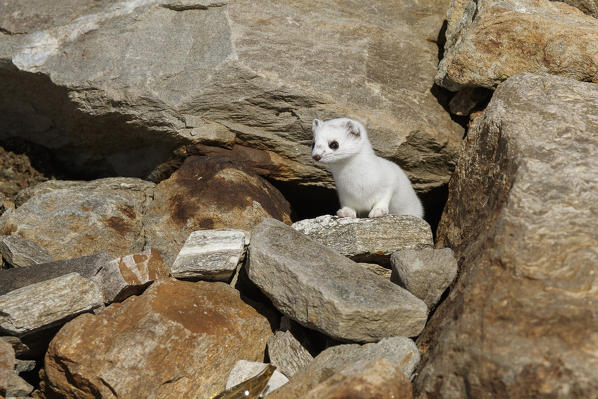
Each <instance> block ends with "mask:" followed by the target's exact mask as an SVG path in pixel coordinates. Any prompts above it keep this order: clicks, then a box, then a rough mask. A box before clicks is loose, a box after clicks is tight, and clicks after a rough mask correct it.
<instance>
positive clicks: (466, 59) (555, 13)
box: [435, 0, 598, 91]
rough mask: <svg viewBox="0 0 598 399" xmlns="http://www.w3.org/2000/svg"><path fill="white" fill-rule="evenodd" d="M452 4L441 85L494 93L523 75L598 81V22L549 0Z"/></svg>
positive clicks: (440, 70) (461, 2)
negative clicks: (477, 88) (492, 90)
mask: <svg viewBox="0 0 598 399" xmlns="http://www.w3.org/2000/svg"><path fill="white" fill-rule="evenodd" d="M451 4H452V7H454V8H455V9H453V10H449V16H450V18H449V20H450V21H451V23H450V24H449V27H448V28H447V41H446V44H445V51H444V58H443V59H442V60H441V62H440V64H439V66H438V73H437V74H436V77H435V80H436V83H437V84H439V85H441V86H443V87H446V88H447V89H449V90H452V91H457V90H460V89H464V88H467V87H475V86H477V87H486V88H494V87H496V85H497V84H499V83H501V82H503V81H504V80H505V79H507V78H508V77H510V76H513V75H515V74H517V73H520V72H532V73H538V74H541V73H550V74H555V75H561V76H563V77H568V78H572V79H576V80H580V81H589V82H598V19H596V18H593V17H591V16H588V15H585V14H583V13H582V12H581V11H580V10H578V9H576V8H574V7H571V6H569V5H567V4H564V3H561V2H555V1H549V0H505V1H502V0H501V1H499V0H489V1H477V2H473V1H471V2H469V3H467V2H463V1H461V0H457V1H454V2H453V3H451ZM489 38H491V39H490V40H489Z"/></svg>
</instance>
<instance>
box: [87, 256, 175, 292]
mask: <svg viewBox="0 0 598 399" xmlns="http://www.w3.org/2000/svg"><path fill="white" fill-rule="evenodd" d="M167 277H168V268H167V267H166V266H165V265H164V262H163V261H162V257H161V256H160V252H159V251H158V250H157V249H148V250H145V251H143V252H140V253H138V254H132V255H127V256H122V257H120V258H118V259H113V260H111V261H110V262H107V263H106V264H105V265H104V266H103V267H102V268H101V269H100V270H99V271H98V273H97V274H96V275H95V276H94V277H93V278H92V280H93V281H94V282H95V283H96V284H97V285H98V286H99V287H100V288H101V290H102V295H103V296H104V302H105V303H112V302H120V301H123V300H125V299H126V298H128V297H130V296H131V295H137V294H139V293H141V292H143V290H144V289H145V288H146V287H147V286H148V285H150V284H151V283H153V282H154V281H156V280H158V279H165V278H167Z"/></svg>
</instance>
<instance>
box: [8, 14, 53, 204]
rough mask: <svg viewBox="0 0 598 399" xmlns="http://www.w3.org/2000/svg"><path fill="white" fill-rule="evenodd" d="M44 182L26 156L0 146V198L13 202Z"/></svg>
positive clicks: (45, 178) (43, 177) (41, 174)
mask: <svg viewBox="0 0 598 399" xmlns="http://www.w3.org/2000/svg"><path fill="white" fill-rule="evenodd" d="M0 18H1V17H0ZM0 26H2V25H1V24H0ZM44 180H47V177H46V176H44V175H43V173H41V172H39V171H38V170H36V169H35V168H34V167H33V166H31V161H30V160H29V157H28V156H27V155H25V154H15V153H14V152H12V151H7V150H6V149H4V148H3V147H1V146H0V197H2V196H6V199H7V200H13V199H14V198H15V196H16V195H17V193H18V192H19V191H21V190H22V189H24V188H26V187H28V186H33V185H36V184H38V183H40V182H43V181H44ZM0 213H2V212H0Z"/></svg>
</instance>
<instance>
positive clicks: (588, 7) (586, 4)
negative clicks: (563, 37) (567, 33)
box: [555, 0, 598, 18]
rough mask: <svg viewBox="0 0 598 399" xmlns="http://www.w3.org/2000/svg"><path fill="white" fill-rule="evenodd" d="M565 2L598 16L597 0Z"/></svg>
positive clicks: (567, 0)
mask: <svg viewBox="0 0 598 399" xmlns="http://www.w3.org/2000/svg"><path fill="white" fill-rule="evenodd" d="M555 1H558V0H555ZM564 2H565V3H567V4H569V5H571V6H573V7H576V8H579V9H580V10H581V11H583V13H584V14H588V15H591V16H593V17H594V18H598V2H597V1H596V0H566V1H564Z"/></svg>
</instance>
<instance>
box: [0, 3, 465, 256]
mask: <svg viewBox="0 0 598 399" xmlns="http://www.w3.org/2000/svg"><path fill="white" fill-rule="evenodd" d="M69 1H70V2H69V3H66V4H65V3H64V2H62V1H61V2H58V1H57V0H53V1H46V2H39V3H31V4H29V3H28V4H23V3H22V2H20V1H18V0H6V1H5V2H4V3H3V7H4V10H6V12H4V13H3V15H2V16H0V18H1V19H0V26H2V29H3V32H6V33H3V34H2V36H1V40H0V60H1V62H0V63H1V64H2V65H3V67H2V70H1V71H0V93H2V100H1V101H0V103H1V104H2V107H1V108H0V115H1V116H2V117H1V118H0V126H2V129H1V130H0V140H4V139H6V138H9V137H21V138H22V139H26V140H29V141H33V142H36V143H39V144H41V145H44V146H46V147H48V148H51V149H53V150H54V152H55V154H56V156H57V157H58V158H59V160H60V161H61V162H63V163H64V164H65V166H66V167H67V168H68V169H69V170H73V171H77V172H80V173H83V172H86V173H87V174H91V175H125V176H138V177H144V176H147V175H148V173H150V171H151V170H152V169H153V168H154V167H155V166H156V165H158V164H160V163H161V162H163V161H165V160H166V159H167V158H168V157H169V155H170V154H171V152H172V150H173V149H174V148H177V147H179V146H181V145H184V144H189V145H192V144H196V143H197V144H199V145H204V146H206V147H208V145H210V147H209V148H216V149H219V148H218V147H213V145H220V146H223V147H230V146H232V147H233V148H232V149H231V150H230V152H231V156H236V155H237V154H239V152H241V153H242V155H244V156H245V155H247V153H251V155H250V156H251V157H252V159H250V160H249V161H250V162H255V163H257V164H258V165H259V169H260V172H261V173H262V174H264V175H268V177H269V178H272V179H274V180H277V181H284V182H291V183H296V184H306V185H315V186H321V185H326V186H328V187H329V188H331V187H332V185H333V182H332V177H331V176H330V174H329V173H328V172H327V171H326V170H325V169H324V168H322V167H321V166H319V165H316V164H314V163H313V162H311V159H310V156H309V145H310V140H311V131H310V126H311V122H312V119H313V118H314V117H320V118H323V119H328V118H331V117H333V116H339V115H352V116H354V117H355V118H357V119H359V120H361V121H363V122H365V123H366V125H367V126H368V128H369V129H370V132H371V137H372V139H373V141H374V146H375V148H376V149H377V150H379V151H380V153H381V155H383V156H386V157H390V158H393V159H395V160H398V161H400V163H401V166H404V167H405V169H406V171H407V172H408V173H409V175H410V177H411V179H412V181H414V182H415V185H416V187H417V188H418V189H419V190H423V191H427V190H430V189H431V188H433V187H438V186H441V185H443V184H445V183H446V182H447V181H448V178H449V176H450V173H451V171H452V169H453V167H454V158H455V156H456V154H457V153H458V151H459V144H460V139H461V136H462V133H463V129H462V128H461V127H460V126H459V125H457V124H456V123H454V122H453V121H452V120H451V118H450V116H449V115H448V114H447V112H446V111H445V110H444V109H443V107H442V106H441V105H440V104H439V103H438V101H437V99H436V97H435V96H434V94H432V92H431V90H430V88H431V84H430V82H431V79H432V77H433V76H434V73H435V70H436V65H437V62H438V48H437V45H436V43H435V41H436V40H437V37H438V31H439V29H440V26H441V25H442V20H443V19H444V12H445V10H446V1H441V2H439V1H435V0H428V1H415V0H407V1H404V2H401V3H388V2H387V1H384V0H376V1H374V2H369V3H368V4H365V3H364V4H351V6H347V5H343V6H339V7H329V5H328V4H324V3H318V2H314V1H300V2H292V3H284V4H283V3H280V2H277V1H274V0H268V1H267V2H260V3H259V4H258V3H255V2H216V1H210V2H206V1H202V0H196V1H186V2H180V1H170V2H164V1H162V0H147V1H139V2H133V3H127V6H126V7H123V6H121V5H120V3H114V2H110V1H107V2H100V3H98V2H96V1H91V0H85V1H83V2H74V1H72V0H69ZM71 4H72V6H71ZM180 4H184V5H183V6H180ZM72 7H76V8H77V12H76V13H69V12H65V10H69V9H72ZM40 15H43V18H41V17H39V16H40ZM264 21H267V22H266V23H264ZM314 27H315V28H314ZM123 29H126V31H127V34H128V36H127V37H128V38H129V39H130V40H124V41H123V40H122V32H123ZM147 38H152V39H153V40H151V41H147V40H146V39H147ZM181 38H182V39H181ZM131 43H135V46H133V47H131ZM258 43H259V45H256V44H258ZM332 49H334V50H332ZM337 49H343V51H337ZM272 54H277V57H274V58H273V57H271V55H272ZM83 131H84V132H85V134H81V132H83ZM233 143H234V144H233ZM239 147H241V148H242V149H241V150H237V149H238V148H239ZM107 154H109V155H108V156H106V155H107ZM254 160H255V161H254ZM256 170H257V169H256ZM181 244H182V243H181Z"/></svg>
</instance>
